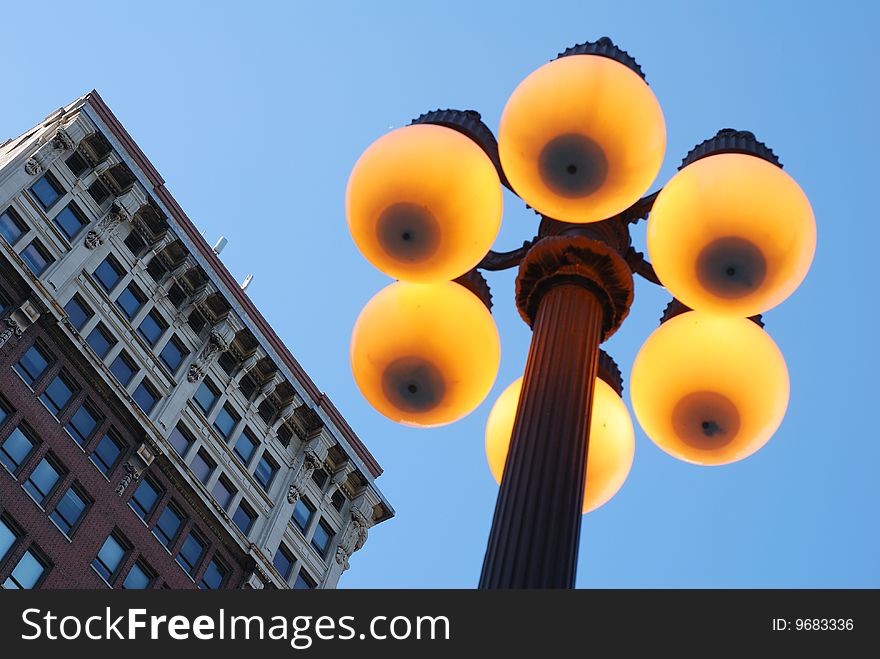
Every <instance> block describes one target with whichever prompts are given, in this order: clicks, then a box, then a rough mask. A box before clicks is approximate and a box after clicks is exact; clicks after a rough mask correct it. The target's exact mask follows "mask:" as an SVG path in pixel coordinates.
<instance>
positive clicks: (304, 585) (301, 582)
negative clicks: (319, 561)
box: [293, 570, 317, 590]
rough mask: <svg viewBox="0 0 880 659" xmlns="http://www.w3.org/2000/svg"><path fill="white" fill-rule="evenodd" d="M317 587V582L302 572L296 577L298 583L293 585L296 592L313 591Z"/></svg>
mask: <svg viewBox="0 0 880 659" xmlns="http://www.w3.org/2000/svg"><path fill="white" fill-rule="evenodd" d="M315 586H317V584H316V583H315V580H314V579H312V578H311V577H310V576H309V575H307V574H306V573H305V572H303V571H302V570H300V572H299V574H298V575H296V582H295V583H294V584H293V587H294V589H295V590H311V589H312V588H314V587H315Z"/></svg>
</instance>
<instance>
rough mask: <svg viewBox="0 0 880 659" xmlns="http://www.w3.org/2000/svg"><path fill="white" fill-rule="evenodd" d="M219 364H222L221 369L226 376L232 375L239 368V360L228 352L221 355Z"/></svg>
mask: <svg viewBox="0 0 880 659" xmlns="http://www.w3.org/2000/svg"><path fill="white" fill-rule="evenodd" d="M217 363H218V364H220V368H222V369H223V371H224V372H225V373H226V375H232V372H233V371H234V370H235V368H236V366H238V360H237V359H236V358H235V357H234V356H233V355H232V353H231V352H229V351H228V350H227V351H226V352H224V353H223V354H222V355H220V358H219V359H218V360H217Z"/></svg>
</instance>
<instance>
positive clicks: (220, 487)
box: [211, 476, 235, 510]
mask: <svg viewBox="0 0 880 659" xmlns="http://www.w3.org/2000/svg"><path fill="white" fill-rule="evenodd" d="M211 494H212V495H213V496H214V499H215V500H216V501H217V504H218V505H219V506H220V507H221V508H223V510H226V507H227V506H228V505H229V502H230V501H232V495H233V494H235V488H234V487H233V486H232V484H231V483H230V482H229V481H228V480H226V477H225V476H221V477H220V478H218V479H217V482H216V483H214V487H213V489H212V490H211Z"/></svg>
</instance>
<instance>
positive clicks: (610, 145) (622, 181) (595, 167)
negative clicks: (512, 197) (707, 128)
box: [498, 55, 666, 223]
mask: <svg viewBox="0 0 880 659" xmlns="http://www.w3.org/2000/svg"><path fill="white" fill-rule="evenodd" d="M665 149H666V124H665V123H664V120H663V112H662V111H661V109H660V104H659V103H658V102H657V99H656V97H655V96H654V93H653V92H652V91H651V89H650V87H648V85H647V83H646V82H645V81H644V80H642V78H641V77H640V76H639V75H638V74H637V73H635V72H634V71H632V70H631V69H629V68H628V67H627V66H625V65H623V64H621V63H619V62H616V61H615V60H612V59H610V58H607V57H602V56H598V55H570V56H568V57H561V58H559V59H557V60H554V61H552V62H550V63H549V64H545V65H544V66H542V67H541V68H540V69H538V70H537V71H535V72H533V73H532V74H531V75H529V76H528V77H527V78H526V79H525V80H523V81H522V83H520V85H519V87H517V88H516V89H515V90H514V92H513V94H511V96H510V99H509V100H508V101H507V105H506V106H505V108H504V113H503V114H502V115H501V125H500V127H499V131H498V150H499V155H500V157H501V165H502V167H503V169H504V173H505V174H506V175H507V179H508V180H509V181H510V184H511V186H512V187H513V189H514V190H516V192H517V194H518V195H519V196H520V197H522V198H523V199H524V200H525V201H526V202H527V203H528V204H529V205H530V206H532V207H533V208H535V209H536V210H537V211H539V212H540V213H543V214H544V215H547V216H549V217H552V218H554V219H557V220H561V221H563V222H577V223H584V222H598V221H600V220H604V219H607V218H609V217H611V216H612V215H615V214H617V213H619V212H620V211H622V210H624V209H626V208H628V207H629V206H631V205H632V204H633V203H634V202H635V201H637V200H638V199H639V198H640V197H641V196H642V195H643V194H644V193H645V192H646V191H647V189H648V187H649V186H650V185H651V183H652V182H653V180H654V179H655V178H656V176H657V173H658V172H659V171H660V165H661V164H662V163H663V153H664V151H665Z"/></svg>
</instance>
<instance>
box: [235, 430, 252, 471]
mask: <svg viewBox="0 0 880 659" xmlns="http://www.w3.org/2000/svg"><path fill="white" fill-rule="evenodd" d="M256 448H257V440H256V439H255V438H254V437H253V436H252V435H251V433H250V431H249V430H248V429H247V428H245V429H244V432H243V433H241V435H240V436H239V438H238V441H237V442H236V443H235V448H234V449H232V451H233V453H235V455H237V456H238V459H239V460H241V462H242V464H244V465H245V466H247V463H248V462H250V459H251V456H252V455H253V454H254V449H256Z"/></svg>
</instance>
